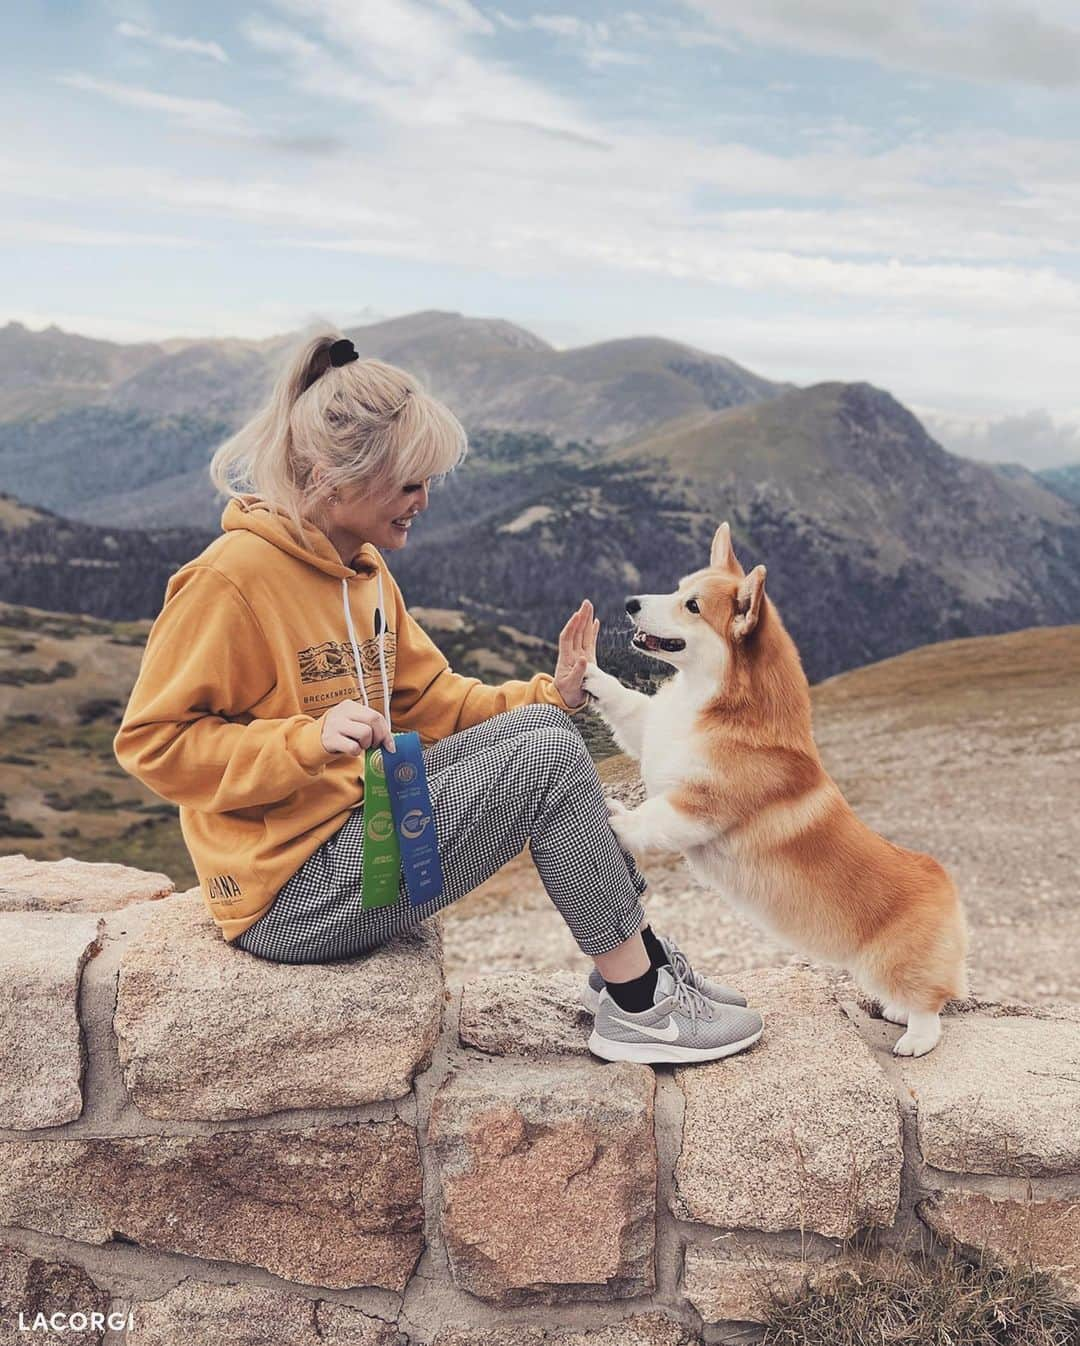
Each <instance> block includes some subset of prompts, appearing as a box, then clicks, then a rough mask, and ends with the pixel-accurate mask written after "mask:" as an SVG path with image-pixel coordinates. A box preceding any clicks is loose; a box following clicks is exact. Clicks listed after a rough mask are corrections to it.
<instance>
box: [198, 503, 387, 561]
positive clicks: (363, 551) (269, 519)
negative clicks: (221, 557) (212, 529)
mask: <svg viewBox="0 0 1080 1346" xmlns="http://www.w3.org/2000/svg"><path fill="white" fill-rule="evenodd" d="M221 527H222V529H223V530H224V531H225V532H226V533H231V532H234V531H236V530H237V529H245V530H246V531H247V532H249V533H257V534H258V535H259V537H262V538H265V539H266V541H267V542H272V543H273V544H274V546H275V547H277V548H278V549H279V550H280V551H283V552H287V553H288V554H289V555H290V556H295V557H296V559H297V560H299V561H304V562H306V563H307V564H308V565H310V566H314V567H315V569H316V570H321V571H322V572H323V573H324V574H326V575H333V576H334V578H335V579H355V578H356V577H357V575H358V574H359V575H360V576H361V577H363V578H365V579H373V578H374V577H375V576H376V575H377V574H378V571H379V552H378V548H376V547H375V546H374V545H373V544H372V543H370V542H365V543H363V544H362V545H361V547H360V549H359V551H357V552H356V554H355V555H354V556H353V557H352V558H351V566H347V565H345V563H344V562H343V561H342V559H341V557H340V556H339V555H338V553H337V552H336V551H335V550H334V546H333V544H332V543H331V541H330V539H329V538H328V537H327V536H326V534H325V533H324V532H323V531H322V529H321V528H317V527H316V526H315V524H313V523H311V522H310V520H308V519H305V520H304V521H303V537H302V539H300V538H298V537H297V535H296V530H295V525H294V524H293V522H292V520H291V519H290V518H289V516H288V515H287V514H286V513H285V511H284V510H282V509H279V508H278V507H277V506H276V505H271V504H270V503H269V502H268V501H266V500H264V499H263V498H262V497H261V496H258V495H235V496H233V497H232V499H231V500H230V501H229V503H228V504H227V505H226V506H225V510H224V512H223V514H222V516H221Z"/></svg>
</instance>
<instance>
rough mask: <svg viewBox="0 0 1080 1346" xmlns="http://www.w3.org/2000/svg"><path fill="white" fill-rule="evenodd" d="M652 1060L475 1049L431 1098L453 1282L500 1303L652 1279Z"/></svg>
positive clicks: (594, 1292) (642, 1289)
mask: <svg viewBox="0 0 1080 1346" xmlns="http://www.w3.org/2000/svg"><path fill="white" fill-rule="evenodd" d="M654 1093H655V1079H654V1077H653V1073H652V1071H651V1070H650V1069H649V1068H648V1067H647V1066H639V1065H632V1064H629V1063H625V1062H620V1063H617V1064H613V1065H600V1064H598V1063H596V1062H592V1061H572V1060H568V1061H558V1062H549V1063H544V1064H538V1063H532V1062H526V1061H515V1060H502V1061H476V1062H471V1063H470V1064H469V1065H467V1066H466V1067H464V1068H463V1069H460V1070H458V1071H456V1072H453V1073H451V1074H450V1075H449V1076H448V1077H447V1079H446V1081H445V1082H444V1083H443V1085H442V1087H441V1088H440V1089H439V1091H438V1093H437V1094H436V1096H435V1098H434V1100H433V1102H432V1107H431V1116H430V1122H429V1140H430V1143H431V1145H432V1147H433V1150H434V1154H435V1157H436V1162H437V1165H438V1169H439V1177H440V1181H441V1184H442V1211H441V1220H442V1233H443V1237H444V1239H445V1240H446V1246H447V1252H448V1255H449V1261H450V1270H451V1273H452V1275H453V1277H454V1280H455V1282H456V1283H457V1284H458V1285H459V1286H461V1287H462V1289H465V1290H468V1291H469V1292H470V1293H471V1294H474V1295H477V1296H478V1297H479V1298H481V1299H486V1300H488V1301H490V1302H491V1303H495V1304H498V1305H500V1306H507V1305H513V1304H524V1303H530V1302H544V1303H558V1302H563V1301H567V1300H573V1299H583V1298H587V1299H591V1300H604V1299H617V1298H622V1297H626V1296H631V1295H639V1294H646V1293H648V1292H649V1291H651V1290H652V1289H653V1288H654V1284H655V1279H654V1266H653V1252H654V1243H655V1215H656V1144H655V1140H654V1136H653V1098H654Z"/></svg>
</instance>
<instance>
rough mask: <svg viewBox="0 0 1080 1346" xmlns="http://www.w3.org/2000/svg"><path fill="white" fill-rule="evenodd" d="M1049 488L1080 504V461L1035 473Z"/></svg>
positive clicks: (1065, 498)
mask: <svg viewBox="0 0 1080 1346" xmlns="http://www.w3.org/2000/svg"><path fill="white" fill-rule="evenodd" d="M1035 475H1036V476H1037V477H1038V479H1039V480H1040V481H1041V482H1042V484H1043V485H1044V486H1045V487H1046V488H1047V490H1050V491H1053V492H1054V493H1055V494H1056V495H1060V496H1061V498H1062V499H1063V500H1070V501H1072V503H1073V504H1074V505H1080V463H1072V464H1070V465H1069V466H1068V467H1048V468H1044V469H1043V470H1042V471H1041V472H1037V473H1036V474H1035Z"/></svg>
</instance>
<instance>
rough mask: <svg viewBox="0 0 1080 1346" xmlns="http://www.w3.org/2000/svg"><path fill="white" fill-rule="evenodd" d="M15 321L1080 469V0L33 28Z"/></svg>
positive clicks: (240, 12) (6, 118)
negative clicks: (552, 387)
mask: <svg viewBox="0 0 1080 1346" xmlns="http://www.w3.org/2000/svg"><path fill="white" fill-rule="evenodd" d="M4 25H5V32H4V40H3V42H2V43H0V66H2V71H3V80H2V82H0V110H2V112H3V123H4V126H5V127H6V129H7V135H6V136H5V139H4V143H3V145H2V147H0V197H2V200H0V207H2V209H0V242H2V245H3V246H2V252H0V322H6V321H9V320H17V321H21V322H23V323H25V324H26V325H27V326H30V327H33V328H40V327H43V326H46V325H48V324H50V323H55V324H57V325H58V326H60V327H63V328H65V329H68V330H71V331H77V332H81V333H84V334H87V335H92V336H103V337H109V338H112V339H115V340H124V341H127V340H135V339H164V338H166V337H172V336H197V335H198V336H201V335H213V336H242V337H264V336H269V335H272V334H275V333H280V332H283V331H289V330H293V329H296V328H298V327H301V326H303V325H305V324H306V323H308V322H310V321H312V320H313V319H323V320H328V321H331V322H334V323H337V324H338V325H339V326H345V325H351V324H353V323H356V322H362V321H367V320H374V319H376V318H379V317H385V316H393V315H397V314H401V313H408V312H414V311H416V310H419V309H433V308H434V309H449V310H455V311H458V312H462V313H466V314H469V315H472V316H483V317H500V318H505V319H508V320H510V321H512V322H516V323H519V324H521V325H522V326H524V327H527V328H528V329H530V330H531V331H534V332H536V333H537V334H539V335H540V336H542V337H544V338H546V339H547V340H548V341H550V342H552V343H553V344H554V345H557V346H560V347H566V346H576V345H584V344H587V343H590V342H595V341H601V340H606V339H609V338H613V337H623V336H631V335H644V334H656V335H662V336H667V337H670V338H673V339H675V340H679V341H684V342H687V343H689V344H691V345H694V346H697V347H700V348H702V349H704V350H708V351H711V352H714V353H717V354H722V355H726V356H729V357H730V358H732V359H734V360H737V361H738V362H739V363H740V364H743V365H746V366H747V367H749V368H750V369H753V370H754V371H755V372H757V373H760V374H762V375H765V376H767V377H770V378H774V379H781V380H789V381H792V382H795V383H799V384H809V383H815V382H820V381H822V380H827V379H843V380H868V381H869V382H871V383H874V384H876V385H877V386H879V387H883V388H887V389H888V390H889V391H890V392H892V393H893V394H894V395H895V396H897V397H899V398H900V399H901V400H902V401H903V402H905V403H906V404H907V405H908V406H910V407H911V408H912V409H913V410H914V411H916V412H917V414H919V415H920V416H921V417H922V418H923V419H924V421H925V422H926V423H927V425H928V427H929V428H930V429H931V431H932V433H934V434H936V435H937V436H938V438H940V439H941V440H942V442H943V443H945V445H946V446H947V447H949V448H953V449H955V450H957V451H960V452H967V453H971V454H973V455H974V456H977V457H985V458H990V459H1010V460H1014V461H1021V462H1025V463H1027V464H1028V465H1029V466H1033V467H1042V466H1052V465H1055V464H1057V463H1062V462H1074V461H1080V389H1078V387H1077V372H1078V352H1080V229H1078V224H1080V135H1078V132H1080V10H1078V9H1077V7H1076V5H1075V3H1074V0H996V2H995V0H940V3H933V4H929V3H917V2H916V0H656V2H655V3H654V2H652V0H650V3H649V4H647V5H646V4H642V5H641V7H640V8H637V9H634V8H628V7H627V6H626V5H625V4H620V3H609V2H608V0H595V2H591V3H588V4H584V3H569V2H561V0H554V3H550V4H547V3H539V2H538V0H499V3H497V4H495V3H492V4H488V3H485V0H251V3H248V2H247V0H240V2H239V3H233V4H228V5H222V4H220V3H219V4H216V5H211V4H209V3H198V4H171V3H166V2H165V0H155V2H154V3H143V0H100V2H99V3H94V4H89V3H87V4H80V3H58V2H53V3H49V0H44V2H41V3H37V4H34V5H23V6H17V7H16V6H8V7H7V13H6V15H5V18H4Z"/></svg>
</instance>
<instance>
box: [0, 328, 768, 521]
mask: <svg viewBox="0 0 1080 1346" xmlns="http://www.w3.org/2000/svg"><path fill="white" fill-rule="evenodd" d="M349 335H350V336H351V337H352V339H353V341H354V342H355V343H356V346H357V349H358V350H359V351H360V353H361V355H363V356H365V357H368V356H372V357H378V358H380V359H383V360H387V361H389V362H390V363H392V364H397V365H399V366H401V367H402V368H404V369H406V370H408V371H409V372H411V373H413V374H414V375H416V376H417V377H418V378H420V379H421V380H422V381H423V382H424V383H425V385H426V386H427V387H429V389H430V390H431V391H432V392H433V393H435V394H436V395H437V396H438V397H440V398H442V399H443V400H444V401H446V403H447V404H448V405H449V406H450V407H451V408H452V409H453V411H454V412H455V413H456V414H457V415H458V416H459V418H460V419H461V420H462V422H463V423H464V424H465V426H466V428H467V429H468V430H469V431H470V433H474V432H475V431H477V430H479V429H484V428H487V429H493V430H520V431H524V432H532V431H536V432H540V433H543V434H546V435H548V436H550V437H551V438H552V439H553V440H555V441H557V442H559V443H566V442H570V441H576V442H582V443H591V444H592V445H594V446H600V447H602V446H606V445H610V444H614V443H617V442H618V441H619V440H621V439H623V438H624V437H626V436H628V435H633V434H638V433H640V432H642V431H643V430H647V429H653V428H655V427H657V426H659V425H660V424H662V423H663V422H665V421H667V420H669V419H671V418H672V417H676V416H681V415H685V414H687V413H689V412H692V411H695V410H696V411H701V410H708V409H714V408H717V407H726V406H732V405H737V404H739V403H743V402H747V401H756V400H760V399H762V398H767V397H771V396H773V395H774V394H775V393H777V392H779V391H782V390H783V388H784V387H786V386H787V385H781V384H775V383H771V382H770V381H769V380H767V379H763V378H760V377H759V376H758V375H756V374H753V373H751V372H750V371H749V370H746V369H743V368H742V367H741V366H740V365H737V364H735V363H734V362H733V361H731V360H728V359H725V358H723V357H721V356H715V355H710V354H708V353H707V352H705V351H699V350H696V349H695V348H694V347H691V346H686V345H683V344H681V343H679V342H674V341H665V340H662V339H660V338H654V337H639V338H631V339H628V340H623V341H607V342H600V343H598V344H596V345H592V346H585V347H581V348H579V349H577V350H568V351H557V350H555V349H554V348H553V347H551V346H549V345H548V343H547V342H545V341H542V340H541V339H540V338H539V337H537V336H535V335H533V334H532V333H531V332H528V331H526V330H525V329H524V328H521V327H516V326H515V325H514V324H512V323H508V322H504V321H502V320H498V319H486V318H469V317H465V316H463V315H462V314H460V313H440V312H424V313H414V314H409V315H407V316H406V317H402V318H392V319H387V320H385V321H382V322H377V323H371V324H369V325H367V326H364V327H355V328H351V329H350V331H349ZM297 339H298V338H297V336H296V335H295V334H293V335H287V336H282V337H275V338H272V339H270V340H267V341H240V340H232V339H230V340H221V341H183V342H170V343H164V344H159V345H141V346H133V347H124V346H117V345H115V344H114V343H110V342H95V341H89V340H87V339H86V338H82V337H71V336H69V335H68V334H66V333H62V332H59V331H58V330H57V329H49V331H48V332H45V333H34V332H28V331H27V329H26V328H24V327H21V326H20V325H19V324H17V323H10V324H8V326H7V327H5V328H3V329H0V368H2V367H4V362H5V361H6V362H7V368H8V369H9V370H10V371H11V373H10V376H9V377H8V379H7V382H6V384H5V383H0V491H10V492H13V493H15V494H17V495H18V496H19V497H20V498H21V499H23V500H26V501H30V502H33V503H35V504H39V505H42V506H44V507H46V508H48V509H51V510H55V511H57V512H62V513H64V514H67V515H68V516H70V517H72V518H80V519H83V520H85V521H86V522H93V523H102V524H110V525H115V526H134V525H136V524H137V523H140V522H141V523H142V524H144V525H147V526H152V527H169V526H171V525H172V524H173V523H174V522H175V519H176V517H177V515H176V508H177V499H178V498H179V500H181V501H182V502H183V508H184V511H185V513H184V517H185V518H186V519H189V520H193V521H194V520H198V521H200V522H201V523H204V524H206V525H207V526H213V527H216V523H217V519H218V518H219V517H220V513H221V511H220V508H218V507H217V506H216V504H215V502H214V500H213V496H212V493H211V491H210V487H209V484H208V483H207V484H206V487H205V490H204V491H203V492H202V495H201V497H200V494H199V491H198V486H197V482H195V481H194V479H192V478H190V477H189V475H188V474H189V473H190V471H191V470H192V468H193V467H198V465H199V464H202V463H205V462H206V461H207V460H208V458H209V457H210V455H211V454H212V452H213V450H214V449H215V448H216V447H217V445H218V444H219V443H220V442H221V441H222V439H224V438H225V437H226V435H227V434H229V433H230V432H231V431H232V430H233V429H234V428H235V427H236V426H237V425H239V424H240V423H241V422H242V421H243V420H244V419H245V418H246V417H247V416H249V415H250V414H251V413H252V412H253V411H254V410H255V409H256V407H258V406H259V405H260V404H261V403H262V401H263V400H264V399H265V397H266V396H267V394H268V393H269V391H270V388H271V386H272V384H273V381H274V378H275V377H276V374H277V372H278V370H279V368H280V366H281V363H282V361H283V360H284V359H285V358H286V356H287V355H288V353H289V352H290V351H291V350H292V348H293V346H294V344H295V342H296V340H297ZM80 439H81V440H82V441H83V442H82V443H81V444H80ZM83 450H89V451H88V452H83ZM73 454H74V455H75V456H76V457H80V458H81V460H82V461H81V462H80V463H79V466H78V471H77V474H76V475H75V476H74V477H73V478H72V479H71V480H68V479H66V477H65V475H64V473H63V471H62V470H61V471H60V472H59V473H58V472H57V471H56V470H55V464H56V463H57V462H60V463H63V462H66V461H70V460H71V459H72V455H73ZM148 466H149V467H150V468H151V475H150V476H149V477H148V476H147V467H148ZM154 484H162V485H164V486H165V489H164V490H163V491H160V492H155V491H152V490H151V491H147V490H146V488H147V487H150V486H153V485H154ZM140 512H141V513H140Z"/></svg>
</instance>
